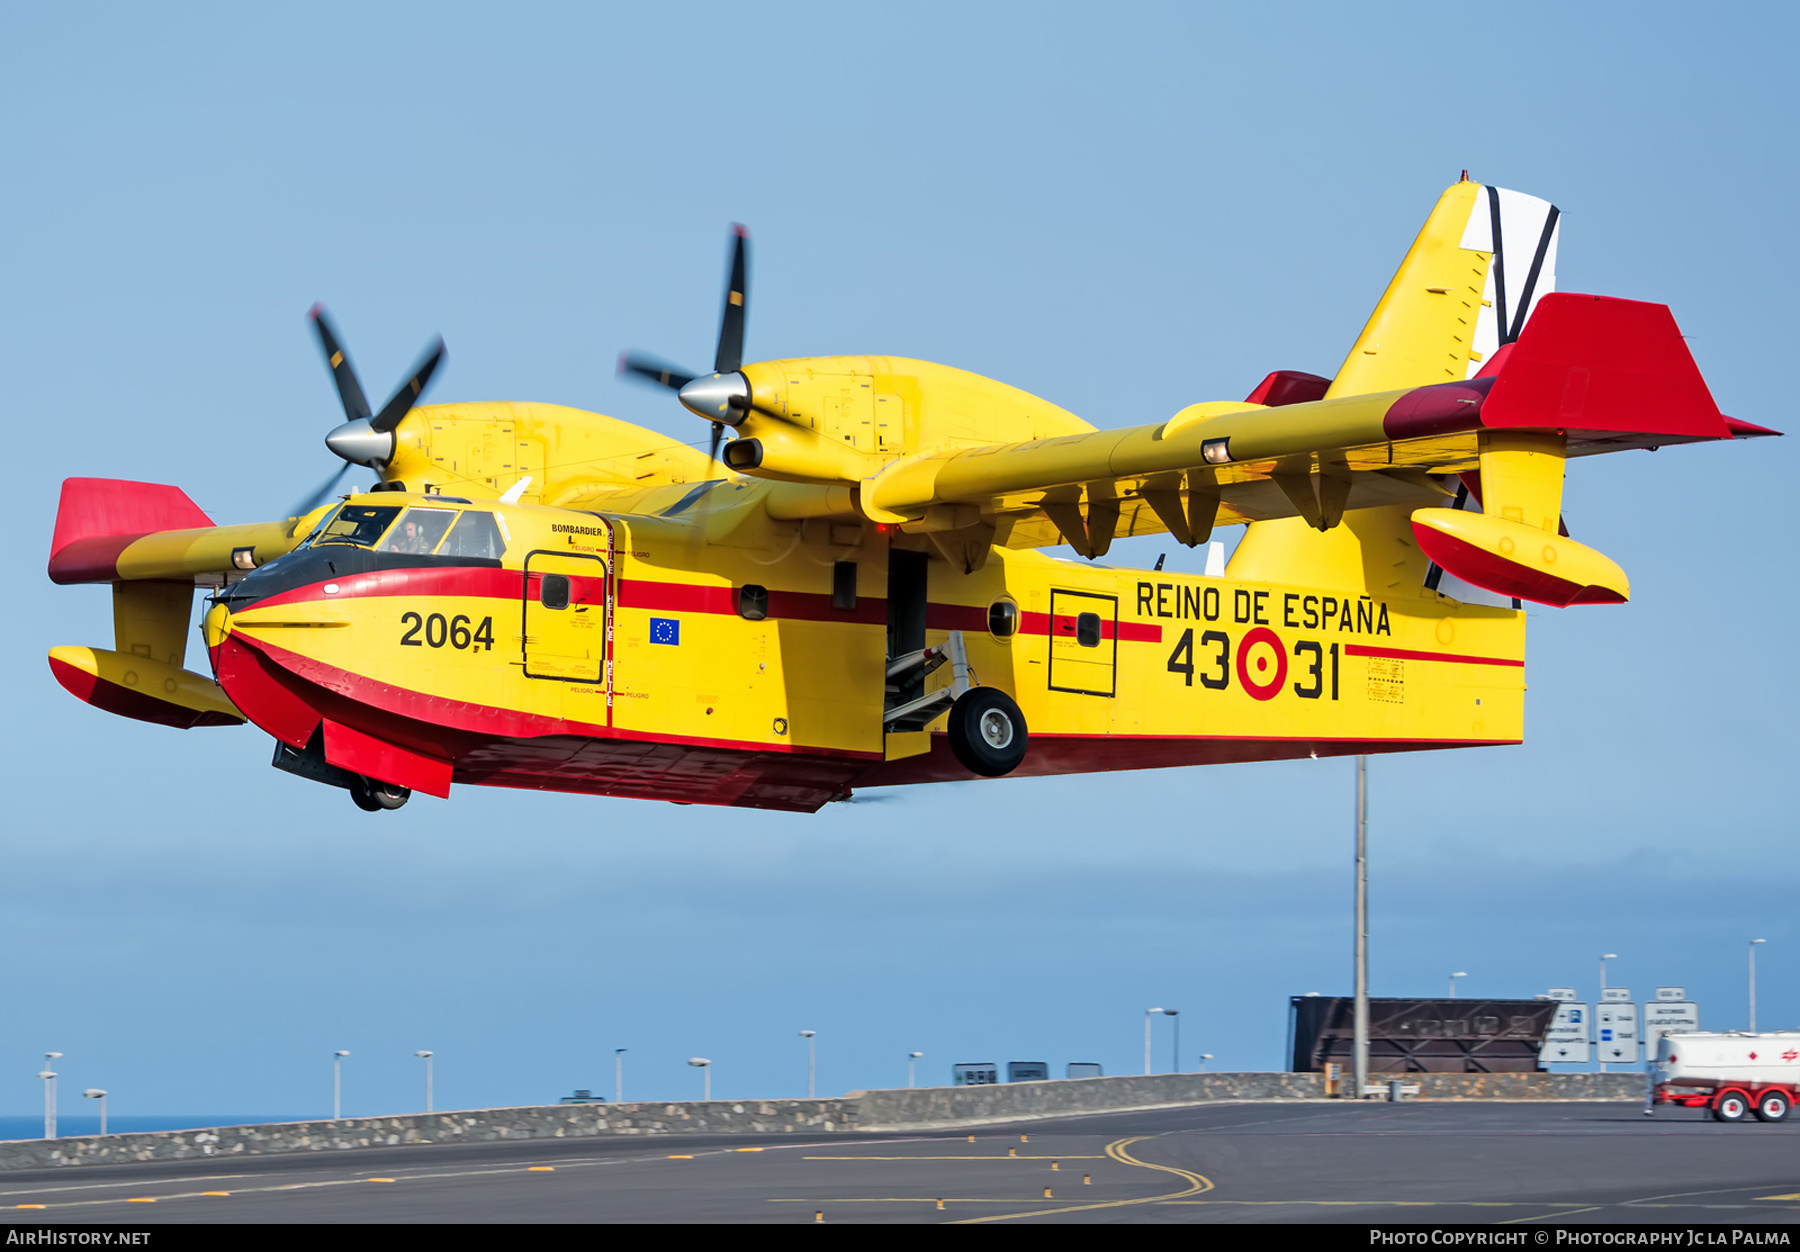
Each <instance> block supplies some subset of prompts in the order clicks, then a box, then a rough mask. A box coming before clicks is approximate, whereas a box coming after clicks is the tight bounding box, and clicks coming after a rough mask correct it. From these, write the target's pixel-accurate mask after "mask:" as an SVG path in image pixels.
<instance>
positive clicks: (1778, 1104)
mask: <svg viewBox="0 0 1800 1252" xmlns="http://www.w3.org/2000/svg"><path fill="white" fill-rule="evenodd" d="M1791 1107H1792V1106H1791V1105H1790V1104H1789V1103H1788V1098H1787V1096H1785V1095H1783V1094H1782V1093H1781V1092H1779V1091H1765V1092H1764V1093H1763V1098H1762V1103H1760V1104H1758V1105H1757V1106H1756V1120H1757V1121H1759V1122H1779V1121H1782V1120H1784V1119H1785V1118H1786V1117H1787V1115H1788V1109H1789V1108H1791Z"/></svg>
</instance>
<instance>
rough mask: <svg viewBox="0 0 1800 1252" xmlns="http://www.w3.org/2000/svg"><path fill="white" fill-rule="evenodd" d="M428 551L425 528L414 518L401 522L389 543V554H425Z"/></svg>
mask: <svg viewBox="0 0 1800 1252" xmlns="http://www.w3.org/2000/svg"><path fill="white" fill-rule="evenodd" d="M426 550H427V547H426V543H425V535H424V531H423V528H422V527H420V525H419V523H418V522H417V521H415V520H414V519H413V518H410V517H409V518H407V519H406V520H405V521H403V522H401V523H400V525H399V527H398V528H397V529H396V530H395V531H394V535H393V538H392V539H391V540H389V542H388V551H389V552H413V553H418V552H424V551H426Z"/></svg>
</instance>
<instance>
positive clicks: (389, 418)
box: [293, 304, 444, 518]
mask: <svg viewBox="0 0 1800 1252" xmlns="http://www.w3.org/2000/svg"><path fill="white" fill-rule="evenodd" d="M308 316H309V317H311V318H312V323H313V329H315V330H316V331H318V333H319V345H320V347H322V348H323V349H324V350H325V362H326V364H327V365H328V366H330V368H331V377H332V381H333V382H335V383H336V384H337V389H338V399H339V400H340V401H342V403H343V406H344V417H345V419H346V420H345V421H344V422H343V423H342V424H341V425H339V426H337V427H336V428H334V429H333V430H332V431H331V433H330V434H328V435H326V436H325V446H326V447H327V448H330V449H331V450H332V452H333V453H335V454H336V455H338V456H340V457H342V458H343V459H344V467H343V468H342V469H340V470H338V472H337V473H335V474H333V475H332V476H331V477H330V478H328V479H326V480H325V482H324V483H322V484H321V485H320V486H319V487H318V488H317V489H316V490H314V491H313V493H312V494H311V495H309V496H308V497H307V498H306V499H305V500H303V501H301V502H300V504H298V505H296V506H295V509H294V514H293V516H295V517H296V518H299V517H304V516H306V514H308V513H310V512H312V511H313V510H314V509H316V508H318V507H319V505H320V504H322V503H324V501H325V500H326V499H328V498H329V497H330V496H331V494H332V492H333V491H335V490H336V489H337V485H338V483H339V482H341V481H342V480H343V477H344V475H345V474H347V473H349V472H350V471H351V470H352V469H353V468H355V467H356V466H358V465H361V466H365V467H367V468H369V469H372V470H374V471H375V472H376V473H380V472H381V470H382V468H383V467H384V466H385V465H386V464H387V463H388V462H389V461H391V460H393V457H394V428H395V427H396V426H398V425H399V424H400V420H401V419H402V418H404V417H405V416H406V415H407V414H408V413H410V412H411V411H412V408H413V406H414V405H415V404H417V403H418V402H419V398H420V397H421V396H422V395H424V394H425V388H426V387H427V386H428V385H429V384H430V382H431V376H432V374H433V373H435V372H436V371H437V368H438V366H439V365H441V364H442V363H443V360H444V341H443V340H442V339H441V338H440V339H437V340H435V341H433V343H432V344H431V345H430V346H429V347H428V348H426V350H425V355H424V356H422V357H420V358H419V362H418V364H417V365H415V366H414V367H413V372H412V376H411V377H410V378H408V379H407V380H406V381H405V382H403V383H401V384H400V386H399V387H398V388H397V389H396V390H395V392H394V394H393V395H392V396H391V397H389V399H388V402H387V403H386V404H384V405H382V406H381V412H379V413H373V414H372V413H371V412H370V410H369V400H368V397H367V396H365V395H364V394H363V389H362V382H361V381H360V380H359V379H358V378H357V376H356V368H355V367H354V366H353V365H351V364H350V357H349V354H348V353H346V352H345V351H344V349H343V347H342V345H341V344H340V343H339V341H338V335H337V327H335V326H333V325H332V324H331V318H330V317H328V316H327V315H326V313H325V309H324V306H322V305H317V304H315V305H313V307H312V311H311V313H309V314H308Z"/></svg>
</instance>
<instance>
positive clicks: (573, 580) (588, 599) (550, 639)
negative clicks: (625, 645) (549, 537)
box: [524, 552, 606, 683]
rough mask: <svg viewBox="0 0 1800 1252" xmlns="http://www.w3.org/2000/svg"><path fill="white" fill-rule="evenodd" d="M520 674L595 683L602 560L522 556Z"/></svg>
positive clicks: (601, 633)
mask: <svg viewBox="0 0 1800 1252" xmlns="http://www.w3.org/2000/svg"><path fill="white" fill-rule="evenodd" d="M524 611H525V631H524V633H525V676H526V677H527V678H548V679H555V680H557V681H560V682H578V683H597V682H599V681H600V675H601V672H602V667H603V666H604V665H605V664H606V562H605V561H603V560H601V559H600V558H599V557H597V556H577V555H575V554H573V553H568V552H533V553H531V554H529V555H528V556H527V557H526V558H525V610H524Z"/></svg>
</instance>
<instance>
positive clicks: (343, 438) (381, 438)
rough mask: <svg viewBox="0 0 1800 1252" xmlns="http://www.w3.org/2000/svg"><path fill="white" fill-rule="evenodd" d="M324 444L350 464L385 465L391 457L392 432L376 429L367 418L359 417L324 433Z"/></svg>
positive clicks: (392, 451) (392, 449)
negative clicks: (327, 433)
mask: <svg viewBox="0 0 1800 1252" xmlns="http://www.w3.org/2000/svg"><path fill="white" fill-rule="evenodd" d="M325 446H326V447H327V448H330V449H331V450H332V451H333V452H335V453H337V455H339V456H341V457H343V458H344V459H345V460H346V461H348V462H350V464H352V465H368V466H379V465H385V464H387V463H388V461H390V460H392V459H393V455H394V432H393V431H391V430H376V429H375V428H374V426H372V425H370V423H369V419H368V418H366V417H359V418H357V419H356V420H355V421H354V422H345V423H344V424H343V425H342V426H339V427H337V428H336V429H335V430H333V431H332V432H331V433H330V434H329V435H326V436H325Z"/></svg>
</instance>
